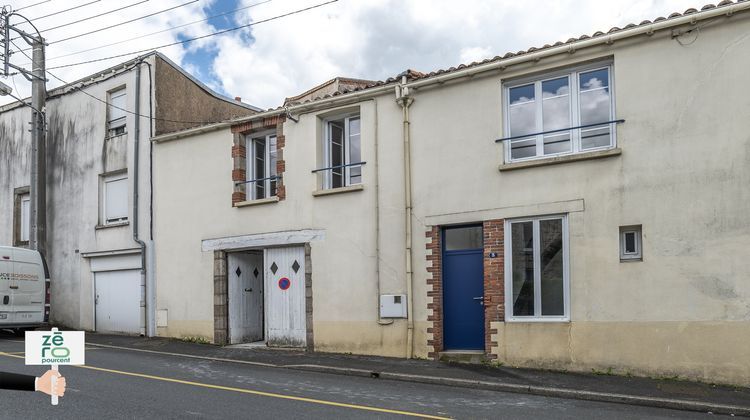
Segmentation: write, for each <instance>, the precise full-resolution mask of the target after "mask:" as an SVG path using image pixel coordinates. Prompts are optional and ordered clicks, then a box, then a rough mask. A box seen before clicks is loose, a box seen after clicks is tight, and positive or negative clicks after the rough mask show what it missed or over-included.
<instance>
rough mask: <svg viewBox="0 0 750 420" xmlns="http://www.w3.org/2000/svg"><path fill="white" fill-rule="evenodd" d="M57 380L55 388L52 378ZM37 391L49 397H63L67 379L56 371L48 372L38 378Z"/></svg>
mask: <svg viewBox="0 0 750 420" xmlns="http://www.w3.org/2000/svg"><path fill="white" fill-rule="evenodd" d="M53 377H54V378H55V379H56V380H55V386H54V387H53V386H52V378H53ZM35 390H36V391H39V392H44V393H45V394H47V395H53V396H58V397H62V396H63V394H65V377H63V376H62V375H60V372H58V371H56V370H52V369H50V370H48V371H47V372H45V373H44V375H42V376H41V377H40V378H36V386H35Z"/></svg>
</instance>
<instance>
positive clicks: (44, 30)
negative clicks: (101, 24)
mask: <svg viewBox="0 0 750 420" xmlns="http://www.w3.org/2000/svg"><path fill="white" fill-rule="evenodd" d="M147 1H149V0H141V1H139V2H136V3H132V4H128V5H126V6H122V7H119V8H117V9H114V10H109V11H107V12H103V13H99V14H98V15H94V16H89V17H87V18H83V19H79V20H76V21H73V22H68V23H65V24H62V25H58V26H54V27H52V28H46V29H43V30H42V32H50V31H54V30H55V29H59V28H64V27H66V26H70V25H74V24H76V23H81V22H85V21H87V20H91V19H95V18H98V17H101V16H104V15H108V14H110V13H114V12H119V11H120V10H124V9H127V8H129V7H133V6H137V5H139V4H143V3H146V2H147ZM195 1H197V0H195Z"/></svg>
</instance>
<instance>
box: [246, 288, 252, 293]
mask: <svg viewBox="0 0 750 420" xmlns="http://www.w3.org/2000/svg"><path fill="white" fill-rule="evenodd" d="M245 291H246V292H252V291H253V288H252V287H251V288H249V289H248V288H247V287H246V288H245Z"/></svg>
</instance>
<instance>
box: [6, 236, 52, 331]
mask: <svg viewBox="0 0 750 420" xmlns="http://www.w3.org/2000/svg"><path fill="white" fill-rule="evenodd" d="M49 287H50V279H49V270H48V269H47V262H46V261H45V260H44V256H43V255H42V254H40V253H39V252H38V251H32V250H30V249H25V248H13V247H7V246H0V329H12V330H15V331H16V332H19V333H20V332H22V331H23V330H24V329H28V328H35V327H39V326H42V325H44V324H46V323H47V322H49V302H50V291H49Z"/></svg>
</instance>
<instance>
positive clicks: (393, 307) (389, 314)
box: [380, 295, 406, 318]
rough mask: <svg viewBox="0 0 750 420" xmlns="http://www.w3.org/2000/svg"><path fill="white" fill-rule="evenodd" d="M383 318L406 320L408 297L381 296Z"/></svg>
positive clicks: (381, 315) (381, 314)
mask: <svg viewBox="0 0 750 420" xmlns="http://www.w3.org/2000/svg"><path fill="white" fill-rule="evenodd" d="M380 317H381V318H406V295H380Z"/></svg>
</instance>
